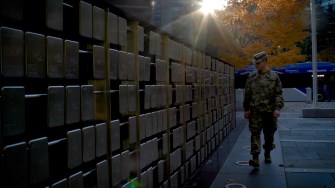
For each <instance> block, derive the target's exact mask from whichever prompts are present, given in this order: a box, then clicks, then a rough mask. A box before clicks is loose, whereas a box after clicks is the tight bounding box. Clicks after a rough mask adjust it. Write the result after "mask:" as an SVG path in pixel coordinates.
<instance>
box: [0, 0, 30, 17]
mask: <svg viewBox="0 0 335 188" xmlns="http://www.w3.org/2000/svg"><path fill="white" fill-rule="evenodd" d="M23 2H24V1H23V0H2V1H0V17H7V18H11V19H14V20H18V21H22V18H23V4H24V3H23Z"/></svg>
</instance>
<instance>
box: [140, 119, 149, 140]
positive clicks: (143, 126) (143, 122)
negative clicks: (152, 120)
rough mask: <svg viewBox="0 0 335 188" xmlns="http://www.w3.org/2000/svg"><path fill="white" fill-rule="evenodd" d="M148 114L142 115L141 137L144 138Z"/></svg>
mask: <svg viewBox="0 0 335 188" xmlns="http://www.w3.org/2000/svg"><path fill="white" fill-rule="evenodd" d="M146 118H147V116H146V114H142V115H140V139H141V140H143V139H144V138H145V124H146V121H147V119H146Z"/></svg>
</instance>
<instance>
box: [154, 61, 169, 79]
mask: <svg viewBox="0 0 335 188" xmlns="http://www.w3.org/2000/svg"><path fill="white" fill-rule="evenodd" d="M167 75H168V70H167V67H166V61H163V60H159V59H156V81H167Z"/></svg>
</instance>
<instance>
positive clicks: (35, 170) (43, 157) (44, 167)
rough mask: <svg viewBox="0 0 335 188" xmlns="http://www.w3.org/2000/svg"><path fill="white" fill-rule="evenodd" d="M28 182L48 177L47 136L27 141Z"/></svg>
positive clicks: (35, 181)
mask: <svg viewBox="0 0 335 188" xmlns="http://www.w3.org/2000/svg"><path fill="white" fill-rule="evenodd" d="M29 149H30V150H29V160H30V163H29V164H30V166H29V167H30V182H31V183H32V184H36V183H39V182H41V181H44V180H47V179H48V178H49V149H48V138H47V137H43V138H38V139H35V140H31V141H29Z"/></svg>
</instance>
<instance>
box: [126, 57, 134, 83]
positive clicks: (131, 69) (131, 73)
mask: <svg viewBox="0 0 335 188" xmlns="http://www.w3.org/2000/svg"><path fill="white" fill-rule="evenodd" d="M127 68H128V69H127V72H128V80H135V77H136V72H135V54H132V53H128V67H127Z"/></svg>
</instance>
